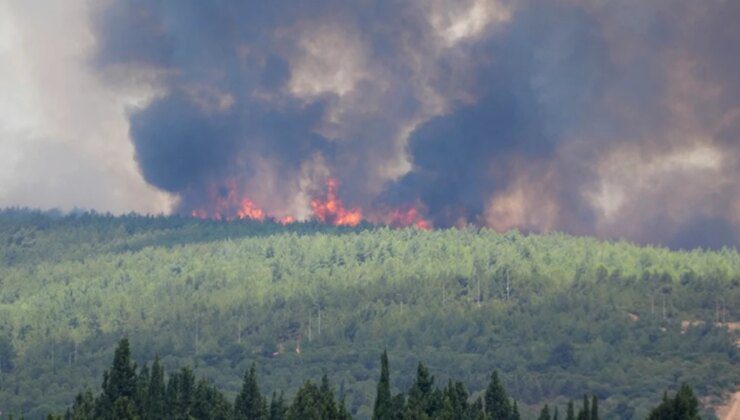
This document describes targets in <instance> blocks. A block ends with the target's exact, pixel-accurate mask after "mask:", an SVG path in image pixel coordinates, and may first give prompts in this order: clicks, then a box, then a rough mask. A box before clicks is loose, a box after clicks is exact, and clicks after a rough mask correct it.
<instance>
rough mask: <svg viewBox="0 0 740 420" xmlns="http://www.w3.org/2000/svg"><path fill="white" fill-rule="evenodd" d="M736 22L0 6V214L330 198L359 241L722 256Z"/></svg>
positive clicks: (738, 159) (663, 16) (631, 15)
mask: <svg viewBox="0 0 740 420" xmlns="http://www.w3.org/2000/svg"><path fill="white" fill-rule="evenodd" d="M738 22H740V2H739V1H736V0H705V1H701V2H699V1H695V0H620V1H609V0H521V1H506V0H458V1H446V0H377V1H365V0H361V1H346V0H314V1H310V2H297V1H284V0H271V1H261V0H260V1H227V0H214V1H207V2H206V1H199V0H169V1H168V0H163V1H138V0H117V1H107V0H106V1H92V0H68V1H64V2H59V1H53V0H49V1H41V0H39V1H32V2H31V1H25V0H3V1H2V2H0V206H10V205H24V206H32V207H42V208H51V207H59V208H62V209H70V208H73V207H75V206H77V207H85V208H95V209H98V210H101V211H113V212H126V211H137V212H181V213H184V214H191V213H193V214H205V215H211V214H213V212H215V211H221V212H223V211H226V212H228V211H233V210H234V209H232V208H230V206H231V205H232V204H233V203H239V202H240V200H242V199H249V200H250V201H249V202H250V203H254V205H255V206H258V207H259V208H260V209H261V210H264V212H265V213H267V214H271V215H274V216H276V217H284V216H292V217H296V218H298V219H305V218H309V217H311V216H312V211H313V212H314V215H315V208H314V207H312V205H311V200H312V199H314V198H316V197H317V196H321V195H322V194H326V192H325V190H326V183H327V181H328V180H335V181H336V182H337V184H336V185H337V191H336V193H337V195H338V197H339V198H340V199H341V200H342V201H343V202H344V204H345V206H347V208H351V209H359V210H361V211H362V214H363V216H364V217H366V218H367V219H369V220H376V221H387V220H388V219H387V217H389V216H388V215H389V214H395V213H393V212H394V211H398V209H401V210H403V211H408V210H410V209H413V210H414V211H415V212H418V214H419V215H420V217H423V218H424V219H426V220H427V221H428V222H429V224H431V225H433V226H436V227H447V226H461V225H465V224H468V223H473V224H476V225H480V226H489V227H492V228H495V229H497V230H502V231H503V230H508V229H512V228H518V229H520V230H523V231H533V232H547V231H565V232H569V233H573V234H579V235H581V234H585V235H596V236H599V237H603V238H626V239H629V240H632V241H636V242H639V243H649V244H662V245H668V246H671V247H675V248H688V247H695V246H703V247H720V246H723V245H730V246H738V245H739V244H740V46H739V45H740V25H738ZM232 202H233V203H232ZM224 203H225V204H224ZM224 206H226V207H224ZM312 209H313V210H312ZM227 216H228V215H227Z"/></svg>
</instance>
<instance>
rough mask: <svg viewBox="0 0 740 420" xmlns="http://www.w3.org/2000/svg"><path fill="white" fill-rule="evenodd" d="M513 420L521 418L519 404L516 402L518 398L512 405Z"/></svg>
mask: <svg viewBox="0 0 740 420" xmlns="http://www.w3.org/2000/svg"><path fill="white" fill-rule="evenodd" d="M511 420H521V416H520V415H519V406H518V405H517V404H516V400H514V404H513V405H512V407H511Z"/></svg>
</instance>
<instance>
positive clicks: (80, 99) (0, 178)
mask: <svg viewBox="0 0 740 420" xmlns="http://www.w3.org/2000/svg"><path fill="white" fill-rule="evenodd" d="M89 3H90V2H88V1H84V0H65V1H54V0H51V1H25V0H20V1H14V0H3V1H0V92H1V93H0V206H15V205H21V206H30V207H41V208H62V209H67V210H68V209H71V208H74V207H75V206H77V207H84V208H94V209H98V210H101V211H112V212H126V211H130V210H134V211H141V212H163V211H167V210H168V209H169V204H168V199H167V197H166V196H165V195H164V194H161V193H158V192H157V190H156V189H155V188H152V187H150V186H148V185H147V183H146V182H145V181H144V180H143V178H142V177H141V175H140V173H139V170H138V168H137V165H136V162H135V159H134V149H133V146H132V144H131V142H130V140H129V137H128V121H127V117H126V115H127V109H130V108H131V107H133V106H136V105H137V104H141V103H143V102H144V101H146V99H147V98H148V97H150V96H151V95H152V92H153V88H151V87H149V86H147V85H146V84H138V85H128V86H111V85H110V84H106V83H104V82H103V81H102V80H101V78H100V77H99V75H98V74H96V72H95V71H94V70H93V69H92V68H91V66H90V65H89V61H90V56H91V52H92V51H93V48H94V45H95V36H94V34H93V33H92V32H91V28H90V23H89V12H90V10H89Z"/></svg>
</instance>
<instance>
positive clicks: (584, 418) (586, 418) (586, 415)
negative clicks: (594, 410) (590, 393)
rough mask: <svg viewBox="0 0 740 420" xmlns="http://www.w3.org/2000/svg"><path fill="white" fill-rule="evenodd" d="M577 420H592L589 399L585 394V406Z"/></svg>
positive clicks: (579, 412) (579, 411)
mask: <svg viewBox="0 0 740 420" xmlns="http://www.w3.org/2000/svg"><path fill="white" fill-rule="evenodd" d="M576 419H577V420H590V419H591V410H590V409H589V405H588V397H587V396H586V395H585V394H584V395H583V406H582V407H581V409H580V410H578V416H577V417H576Z"/></svg>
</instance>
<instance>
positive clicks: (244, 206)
mask: <svg viewBox="0 0 740 420" xmlns="http://www.w3.org/2000/svg"><path fill="white" fill-rule="evenodd" d="M236 217H237V219H255V220H264V219H265V212H264V211H262V209H260V208H258V207H257V206H255V205H254V203H253V202H252V201H251V200H249V199H248V198H242V200H241V207H240V208H239V211H237V212H236Z"/></svg>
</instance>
